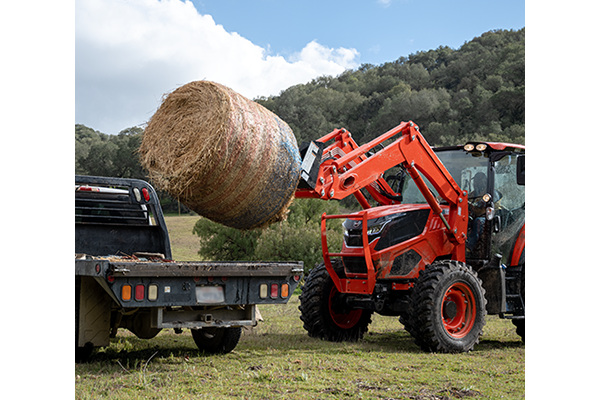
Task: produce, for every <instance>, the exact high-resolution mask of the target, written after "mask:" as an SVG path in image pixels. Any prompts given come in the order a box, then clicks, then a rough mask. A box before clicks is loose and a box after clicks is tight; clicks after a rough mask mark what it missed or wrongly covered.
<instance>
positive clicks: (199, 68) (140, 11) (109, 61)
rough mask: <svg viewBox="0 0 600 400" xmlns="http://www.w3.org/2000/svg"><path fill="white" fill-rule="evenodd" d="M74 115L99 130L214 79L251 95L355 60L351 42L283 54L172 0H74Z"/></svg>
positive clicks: (125, 123) (141, 115) (146, 114)
mask: <svg viewBox="0 0 600 400" xmlns="http://www.w3.org/2000/svg"><path fill="white" fill-rule="evenodd" d="M75 4H76V9H75V12H76V15H75V16H76V30H75V46H76V48H75V59H76V72H75V75H76V76H75V79H76V81H75V84H76V89H75V91H76V111H75V118H76V122H77V123H82V124H85V125H87V126H89V127H91V128H94V129H97V130H100V131H102V132H105V133H118V132H119V131H120V130H121V129H124V128H127V127H130V126H135V125H140V124H143V123H145V122H147V121H148V119H149V118H150V117H151V116H152V114H153V113H154V111H155V110H156V108H157V107H158V106H159V104H160V99H161V97H162V96H163V94H165V93H168V92H170V91H172V90H174V89H175V88H177V87H178V86H181V85H183V84H185V83H187V82H190V81H193V80H200V79H208V80H212V81H216V82H219V83H222V84H224V85H227V86H229V87H231V88H232V89H234V90H236V91H237V92H239V93H241V94H243V95H245V96H247V97H249V98H254V97H257V96H268V95H274V94H278V93H279V92H280V91H281V90H284V89H286V88H288V87H289V86H292V85H295V84H298V83H305V82H308V81H310V80H311V79H313V78H316V77H317V76H321V75H337V74H340V73H342V72H343V71H344V70H346V69H349V68H354V67H356V66H357V63H356V60H357V58H358V52H357V51H356V50H355V49H346V48H338V49H331V48H327V47H325V46H323V45H321V44H319V43H317V42H316V41H312V42H310V43H308V44H307V45H306V46H305V47H304V48H303V49H301V50H300V51H299V52H298V53H296V54H294V55H293V56H292V57H290V58H289V59H285V58H284V57H282V56H279V55H270V50H269V49H264V48H262V47H260V46H257V45H255V44H253V43H252V42H250V41H249V40H247V39H245V38H243V37H241V36H240V35H239V34H237V33H235V32H233V33H232V32H227V31H226V30H225V29H224V28H223V26H222V25H217V24H216V23H215V21H214V20H213V18H212V17H211V16H210V15H200V14H198V12H197V11H196V9H195V8H194V5H193V4H192V3H191V2H189V1H187V2H182V1H179V0H163V1H157V0H78V1H76V2H75Z"/></svg>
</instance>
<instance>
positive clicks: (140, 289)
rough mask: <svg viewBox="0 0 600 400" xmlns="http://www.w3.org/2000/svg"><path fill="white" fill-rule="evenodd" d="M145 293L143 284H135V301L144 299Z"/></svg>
mask: <svg viewBox="0 0 600 400" xmlns="http://www.w3.org/2000/svg"><path fill="white" fill-rule="evenodd" d="M145 295H146V288H145V287H144V285H136V286H135V299H136V300H137V301H142V300H144V297H145Z"/></svg>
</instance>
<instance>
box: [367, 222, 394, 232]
mask: <svg viewBox="0 0 600 400" xmlns="http://www.w3.org/2000/svg"><path fill="white" fill-rule="evenodd" d="M388 222H389V221H386V222H383V223H380V224H376V225H373V226H369V227H368V228H367V235H377V234H378V233H380V232H381V231H382V230H383V228H384V227H385V226H386V225H387V223H388Z"/></svg>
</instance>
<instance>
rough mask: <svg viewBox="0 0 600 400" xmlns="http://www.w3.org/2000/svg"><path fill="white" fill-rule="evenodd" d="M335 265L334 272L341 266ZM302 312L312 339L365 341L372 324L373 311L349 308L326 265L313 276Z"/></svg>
mask: <svg viewBox="0 0 600 400" xmlns="http://www.w3.org/2000/svg"><path fill="white" fill-rule="evenodd" d="M333 264H334V268H336V266H340V265H339V260H335V261H333ZM298 308H299V309H300V312H301V315H300V319H301V320H302V322H304V329H306V330H307V332H308V335H309V336H311V337H316V338H320V339H325V340H329V341H332V342H341V341H356V340H359V339H362V337H363V335H364V334H365V332H367V330H368V326H369V324H370V323H371V314H372V312H371V311H367V310H362V309H349V308H348V307H347V306H346V304H345V302H344V295H343V294H342V293H340V292H338V290H337V289H336V287H335V285H334V283H333V280H332V279H331V277H330V276H329V273H328V272H327V269H326V267H325V264H320V265H318V266H317V267H315V268H314V269H313V270H312V271H311V272H310V273H309V275H308V277H307V278H306V283H305V285H304V287H303V288H302V294H301V295H300V306H299V307H298Z"/></svg>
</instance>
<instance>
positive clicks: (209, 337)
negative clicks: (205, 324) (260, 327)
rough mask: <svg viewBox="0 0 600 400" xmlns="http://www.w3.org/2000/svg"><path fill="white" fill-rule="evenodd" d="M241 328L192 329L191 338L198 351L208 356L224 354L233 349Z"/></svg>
mask: <svg viewBox="0 0 600 400" xmlns="http://www.w3.org/2000/svg"><path fill="white" fill-rule="evenodd" d="M241 336H242V328H203V329H192V337H193V338H194V342H196V346H198V349H200V350H201V351H203V352H205V353H210V354H225V353H229V352H231V351H232V350H233V349H235V346H237V344H238V342H239V341H240V337H241Z"/></svg>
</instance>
